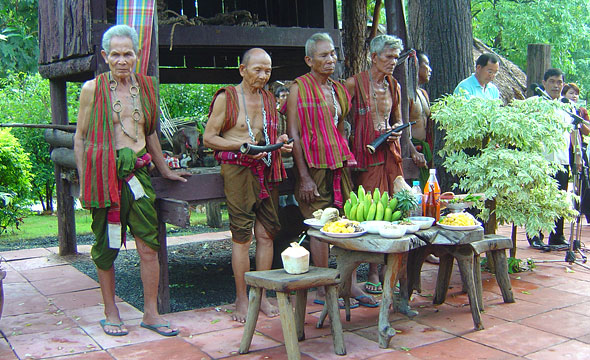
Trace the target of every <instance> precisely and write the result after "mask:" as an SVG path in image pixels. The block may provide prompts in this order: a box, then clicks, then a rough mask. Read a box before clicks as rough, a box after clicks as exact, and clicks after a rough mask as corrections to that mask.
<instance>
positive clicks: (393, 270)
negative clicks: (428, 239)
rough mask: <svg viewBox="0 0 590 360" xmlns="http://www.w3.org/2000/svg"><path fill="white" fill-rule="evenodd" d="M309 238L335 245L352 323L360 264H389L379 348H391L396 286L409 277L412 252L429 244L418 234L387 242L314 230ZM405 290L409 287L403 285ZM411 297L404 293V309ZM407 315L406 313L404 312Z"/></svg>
mask: <svg viewBox="0 0 590 360" xmlns="http://www.w3.org/2000/svg"><path fill="white" fill-rule="evenodd" d="M307 233H308V235H309V236H313V237H315V238H317V239H318V240H320V241H323V242H326V243H328V244H332V245H334V248H333V249H332V253H333V254H335V255H336V263H337V269H338V271H339V273H340V279H341V282H340V288H339V295H340V296H341V297H343V298H344V301H345V303H346V305H347V306H346V320H347V321H350V295H349V294H350V287H351V276H352V272H353V271H354V270H355V269H356V268H357V267H358V265H359V264H360V263H364V262H368V263H375V264H385V277H384V281H383V297H382V299H381V305H380V309H379V326H378V329H379V330H378V332H379V347H381V348H382V349H385V348H387V346H388V344H389V339H391V337H393V336H394V335H395V334H396V332H395V329H394V328H393V327H391V324H390V323H389V307H390V305H391V304H392V303H393V301H394V299H393V287H394V286H395V284H396V282H397V280H398V278H400V277H402V278H405V276H402V275H405V273H404V272H405V271H406V267H405V264H406V261H407V256H408V252H409V251H410V250H413V249H416V248H419V247H421V246H425V245H426V243H425V242H424V241H423V240H421V239H420V238H419V237H418V236H416V235H406V236H404V237H402V238H400V239H385V238H382V237H381V236H379V235H370V234H368V235H363V236H360V237H356V238H334V237H331V236H327V235H324V234H322V233H321V232H320V231H319V230H315V229H310V230H308V232H307ZM402 287H403V288H407V287H404V286H402ZM408 298H409V297H406V296H404V295H403V294H402V296H401V299H402V301H404V302H405V303H402V304H401V305H400V306H399V307H400V308H401V309H402V310H407V309H409V306H408V303H407V301H408ZM326 312H327V310H326V309H325V308H324V312H322V316H321V317H320V322H319V324H318V326H321V323H322V320H323V318H324V317H325V313H326ZM402 312H403V311H402Z"/></svg>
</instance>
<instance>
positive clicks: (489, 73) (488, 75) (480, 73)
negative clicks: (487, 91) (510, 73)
mask: <svg viewBox="0 0 590 360" xmlns="http://www.w3.org/2000/svg"><path fill="white" fill-rule="evenodd" d="M499 69H500V64H499V63H495V64H494V63H493V62H491V61H488V63H487V65H486V66H481V65H477V66H476V67H475V77H477V80H478V81H479V83H480V84H481V85H482V86H486V85H487V84H489V83H490V82H492V81H494V79H495V78H496V74H497V73H498V70H499Z"/></svg>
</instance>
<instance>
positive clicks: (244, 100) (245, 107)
mask: <svg viewBox="0 0 590 360" xmlns="http://www.w3.org/2000/svg"><path fill="white" fill-rule="evenodd" d="M258 94H259V95H260V104H261V108H262V125H263V130H264V141H265V142H266V145H270V139H269V137H268V129H267V127H266V110H264V100H263V99H262V93H260V92H259V93H258ZM242 102H243V103H244V112H245V113H246V125H247V126H248V135H250V139H252V142H256V138H255V137H254V133H253V132H252V126H250V117H249V116H248V106H247V105H246V96H245V95H244V87H243V86H242ZM262 161H264V163H265V164H266V166H270V163H271V153H270V152H269V153H268V154H267V155H266V157H264V158H262Z"/></svg>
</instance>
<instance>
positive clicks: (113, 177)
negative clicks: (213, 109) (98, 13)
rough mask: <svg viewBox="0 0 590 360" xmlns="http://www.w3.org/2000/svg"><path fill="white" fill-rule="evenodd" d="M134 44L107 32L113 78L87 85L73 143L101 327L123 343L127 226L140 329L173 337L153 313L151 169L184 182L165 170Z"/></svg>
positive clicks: (148, 85)
mask: <svg viewBox="0 0 590 360" xmlns="http://www.w3.org/2000/svg"><path fill="white" fill-rule="evenodd" d="M138 44H139V41H138V37H137V33H136V32H135V30H134V29H132V28H130V27H128V26H126V25H117V26H113V27H111V28H110V29H109V30H108V31H107V32H105V34H104V36H103V39H102V47H103V50H102V51H101V54H102V56H103V58H104V59H105V61H106V62H107V64H108V65H109V69H110V71H109V72H107V73H104V74H100V75H99V76H97V77H96V78H95V79H94V80H90V81H88V82H86V83H85V84H84V86H83V87H82V91H81V93H80V111H79V113H78V123H77V126H76V134H75V136H74V151H75V155H76V165H77V167H78V174H79V177H80V189H81V197H80V200H81V202H82V205H83V206H84V207H85V208H89V209H90V211H91V212H92V231H93V232H94V235H95V236H96V242H95V243H94V245H93V246H92V250H91V255H92V259H93V261H94V263H95V264H96V267H97V271H98V280H99V282H100V289H101V292H102V297H103V301H104V306H105V315H106V319H104V320H101V321H100V324H101V326H102V328H103V330H104V332H105V333H106V334H108V335H112V336H121V335H126V334H127V333H128V330H127V329H126V328H125V326H124V324H123V322H122V321H121V318H120V316H119V310H118V308H117V306H116V304H115V270H114V267H113V262H114V261H115V258H116V257H117V254H118V251H119V248H120V247H121V243H122V241H124V240H125V232H126V228H127V226H129V229H130V231H131V233H132V234H133V237H134V238H135V244H136V247H137V252H138V253H139V257H140V260H141V270H140V271H141V280H142V283H143V294H144V315H143V321H142V322H141V326H142V327H144V328H147V329H150V330H152V331H155V332H157V333H159V334H161V335H164V336H174V335H177V334H178V330H177V329H174V328H173V327H171V326H170V323H169V322H167V321H164V320H163V319H162V317H161V316H160V315H159V314H158V310H157V293H158V280H159V273H160V267H159V263H158V250H159V248H160V244H159V243H158V231H157V216H156V210H155V207H154V202H155V199H156V196H155V193H154V190H153V188H152V186H151V182H150V178H149V173H148V167H149V165H150V163H153V164H155V166H156V167H157V168H158V170H159V171H160V174H161V175H162V176H163V177H165V178H168V179H171V180H178V181H186V179H184V178H182V177H181V176H180V175H183V174H184V173H182V174H180V175H179V174H178V173H174V172H172V171H171V170H170V168H168V166H167V165H166V163H165V161H164V158H163V156H162V149H161V147H160V142H159V139H158V134H157V133H156V131H155V130H156V122H157V121H158V116H159V108H158V98H157V84H156V81H155V79H154V78H151V77H147V76H143V75H139V74H134V73H133V70H134V69H135V63H136V62H137V58H138V57H139V55H140V50H139V49H138Z"/></svg>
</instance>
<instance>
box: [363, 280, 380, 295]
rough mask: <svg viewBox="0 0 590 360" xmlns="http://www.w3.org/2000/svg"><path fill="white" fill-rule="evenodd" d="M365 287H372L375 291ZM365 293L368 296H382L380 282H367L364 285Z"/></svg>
mask: <svg viewBox="0 0 590 360" xmlns="http://www.w3.org/2000/svg"><path fill="white" fill-rule="evenodd" d="M367 285H369V286H373V287H374V288H375V289H376V290H374V289H370V288H368V287H367ZM379 288H381V289H379ZM365 291H366V292H368V293H369V294H382V293H383V288H382V284H381V281H380V282H378V283H377V284H374V283H372V282H370V281H367V282H366V283H365Z"/></svg>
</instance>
